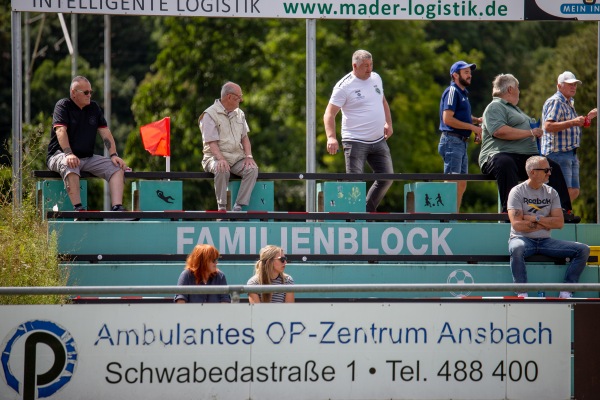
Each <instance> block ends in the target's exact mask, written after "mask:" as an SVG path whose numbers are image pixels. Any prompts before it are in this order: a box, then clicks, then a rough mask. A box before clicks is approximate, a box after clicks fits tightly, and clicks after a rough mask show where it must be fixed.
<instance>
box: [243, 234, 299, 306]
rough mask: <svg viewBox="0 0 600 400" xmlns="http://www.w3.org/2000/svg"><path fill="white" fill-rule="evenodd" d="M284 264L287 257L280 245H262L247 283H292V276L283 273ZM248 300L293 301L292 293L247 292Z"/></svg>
mask: <svg viewBox="0 0 600 400" xmlns="http://www.w3.org/2000/svg"><path fill="white" fill-rule="evenodd" d="M286 264H287V257H286V256H285V255H284V254H283V249H282V248H281V247H277V246H273V245H268V246H265V247H263V248H262V249H261V250H260V256H259V260H258V261H257V262H256V265H255V267H254V276H253V277H252V278H250V279H249V280H248V285H293V284H294V280H293V279H292V277H291V276H289V275H287V274H285V273H284V271H285V266H286ZM248 301H249V302H250V304H255V303H293V302H294V293H285V292H281V293H280V292H277V293H261V294H258V293H249V294H248Z"/></svg>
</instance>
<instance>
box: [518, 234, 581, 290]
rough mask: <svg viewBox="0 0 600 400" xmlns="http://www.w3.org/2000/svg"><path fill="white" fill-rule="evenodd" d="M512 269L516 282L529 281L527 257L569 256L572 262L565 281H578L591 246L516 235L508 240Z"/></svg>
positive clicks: (568, 267) (566, 272)
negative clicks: (526, 264) (526, 265)
mask: <svg viewBox="0 0 600 400" xmlns="http://www.w3.org/2000/svg"><path fill="white" fill-rule="evenodd" d="M508 251H509V253H510V269H511V271H512V275H513V282H514V283H527V270H526V268H525V257H529V256H532V255H534V254H542V255H546V256H550V257H568V258H570V259H571V262H570V263H569V265H568V266H567V270H566V271H565V278H564V281H563V282H564V283H577V282H579V276H580V275H581V273H582V272H583V269H584V268H585V264H586V262H587V259H588V256H589V255H590V248H589V246H588V245H587V244H584V243H579V242H571V241H566V240H558V239H552V238H544V239H531V238H527V237H523V236H520V237H516V238H513V239H510V240H509V241H508Z"/></svg>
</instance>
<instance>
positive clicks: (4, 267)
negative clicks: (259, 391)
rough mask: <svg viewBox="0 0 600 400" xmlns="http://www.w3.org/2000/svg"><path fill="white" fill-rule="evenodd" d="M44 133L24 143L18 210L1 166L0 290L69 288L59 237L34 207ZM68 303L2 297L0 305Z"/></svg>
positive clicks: (7, 171) (33, 133) (8, 172)
mask: <svg viewBox="0 0 600 400" xmlns="http://www.w3.org/2000/svg"><path fill="white" fill-rule="evenodd" d="M42 131H43V129H40V127H38V128H37V129H35V128H33V129H31V130H29V131H28V132H26V133H27V134H28V135H24V136H25V137H26V138H29V140H27V139H26V143H25V144H26V145H27V146H26V147H27V151H24V160H23V161H24V162H23V170H22V174H23V178H24V179H23V180H24V182H23V197H24V199H23V201H22V204H21V207H20V208H19V209H15V208H14V207H13V203H12V193H11V184H12V167H11V166H0V287H13V286H19V287H27V286H66V283H67V276H65V273H64V272H62V270H61V268H60V265H59V262H58V257H57V255H58V254H57V253H58V246H57V237H56V234H49V233H48V223H47V222H46V221H45V220H43V219H42V218H41V215H40V214H39V212H38V211H37V210H36V205H35V198H36V196H35V190H34V189H35V183H34V182H33V180H32V178H31V171H32V170H33V169H35V167H36V166H37V165H35V164H36V163H37V164H39V160H40V157H42V159H43V152H44V151H45V148H44V147H45V146H44V145H43V144H42V143H41V141H40V140H39V139H40V137H41V134H42ZM24 133H25V132H24ZM32 160H34V161H32ZM35 160H37V161H35ZM65 302H67V296H63V295H0V305H2V304H4V305H6V304H64V303H65Z"/></svg>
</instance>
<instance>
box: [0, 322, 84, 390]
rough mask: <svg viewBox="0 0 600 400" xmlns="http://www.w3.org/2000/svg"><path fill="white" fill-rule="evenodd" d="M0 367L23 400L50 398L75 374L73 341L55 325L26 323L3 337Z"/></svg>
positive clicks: (75, 353)
mask: <svg viewBox="0 0 600 400" xmlns="http://www.w3.org/2000/svg"><path fill="white" fill-rule="evenodd" d="M0 364H1V365H2V373H3V376H4V379H5V381H6V384H7V385H8V386H9V387H10V388H12V389H13V390H14V391H15V392H17V393H18V394H20V395H21V398H22V399H23V400H35V399H42V398H46V397H50V396H52V395H53V394H55V393H56V392H58V391H59V390H60V389H62V387H63V386H65V385H66V384H67V383H68V382H69V381H70V380H71V377H72V376H73V373H74V372H75V366H76V364H77V348H76V347H75V340H74V339H73V337H72V336H71V334H70V333H69V332H68V331H67V330H66V329H65V328H63V327H62V326H60V325H58V324H56V323H54V322H51V321H42V320H33V321H27V322H24V323H22V324H21V325H19V326H18V327H17V328H15V329H14V330H13V331H12V332H11V333H9V334H8V335H7V336H6V337H5V338H4V342H3V344H2V356H1V357H0Z"/></svg>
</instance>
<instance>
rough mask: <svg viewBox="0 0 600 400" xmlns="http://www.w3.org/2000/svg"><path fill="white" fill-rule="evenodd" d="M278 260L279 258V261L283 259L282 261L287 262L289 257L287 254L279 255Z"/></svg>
mask: <svg viewBox="0 0 600 400" xmlns="http://www.w3.org/2000/svg"><path fill="white" fill-rule="evenodd" d="M276 260H279V261H281V262H282V263H286V262H287V260H288V258H287V257H286V256H283V257H277V258H276Z"/></svg>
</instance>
